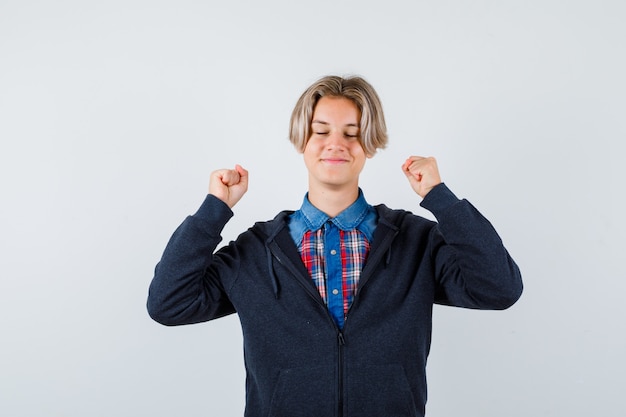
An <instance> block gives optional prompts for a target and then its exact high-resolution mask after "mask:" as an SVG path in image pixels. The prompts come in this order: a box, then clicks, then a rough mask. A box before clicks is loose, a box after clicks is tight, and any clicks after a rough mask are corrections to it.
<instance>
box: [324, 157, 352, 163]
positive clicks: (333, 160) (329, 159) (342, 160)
mask: <svg viewBox="0 0 626 417" xmlns="http://www.w3.org/2000/svg"><path fill="white" fill-rule="evenodd" d="M322 162H325V163H327V164H333V165H334V164H343V163H345V162H348V160H347V159H341V158H324V159H322Z"/></svg>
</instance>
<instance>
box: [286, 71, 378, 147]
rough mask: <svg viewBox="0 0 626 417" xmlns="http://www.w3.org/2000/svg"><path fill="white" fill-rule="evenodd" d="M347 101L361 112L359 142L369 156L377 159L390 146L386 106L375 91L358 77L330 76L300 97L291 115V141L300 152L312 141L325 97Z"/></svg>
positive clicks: (319, 81) (323, 78)
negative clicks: (317, 112)
mask: <svg viewBox="0 0 626 417" xmlns="http://www.w3.org/2000/svg"><path fill="white" fill-rule="evenodd" d="M324 96H331V97H345V98H347V99H349V100H351V101H352V102H354V104H356V106H357V108H358V109H359V110H360V112H361V121H360V126H359V128H360V134H359V142H360V143H361V146H362V147H363V149H364V150H365V153H366V154H368V155H370V156H373V155H374V154H375V153H376V151H377V150H378V149H384V148H385V146H387V141H388V137H387V126H386V124H385V116H384V114H383V106H382V104H381V102H380V98H379V97H378V94H377V93H376V91H375V90H374V88H373V87H372V86H371V84H369V83H368V82H367V81H365V80H364V79H363V78H361V77H358V76H351V77H346V78H343V77H339V76H336V75H329V76H326V77H322V78H320V79H319V80H318V81H316V82H315V83H314V84H313V85H311V86H310V87H309V88H307V89H306V91H305V92H304V93H303V94H302V95H301V96H300V98H299V99H298V102H297V103H296V106H295V107H294V109H293V112H292V113H291V122H290V125H289V140H290V141H291V143H292V144H293V145H294V146H295V147H296V149H297V150H298V151H299V152H304V148H305V147H306V144H307V142H308V140H309V138H310V137H311V133H312V131H311V119H312V118H313V112H314V110H315V106H316V105H317V102H318V101H319V99H320V98H321V97H324Z"/></svg>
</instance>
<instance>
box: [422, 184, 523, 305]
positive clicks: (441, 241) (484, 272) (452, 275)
mask: <svg viewBox="0 0 626 417" xmlns="http://www.w3.org/2000/svg"><path fill="white" fill-rule="evenodd" d="M421 205H422V207H424V208H426V209H427V210H429V211H430V212H432V213H433V214H434V216H435V217H436V219H437V225H436V226H435V227H434V228H433V229H432V231H431V236H430V241H431V242H430V243H431V247H432V248H433V249H432V257H433V261H434V264H435V275H436V276H435V278H436V281H437V292H436V299H435V302H437V303H438V304H444V305H452V306H457V307H466V308H476V309H492V310H503V309H506V308H508V307H510V306H512V305H513V304H514V303H515V302H516V301H517V300H518V299H519V297H520V296H521V294H522V289H523V284H522V277H521V273H520V270H519V268H518V266H517V264H516V263H515V261H513V259H512V258H511V256H510V255H509V253H508V252H507V250H506V249H505V247H504V245H503V243H502V240H501V239H500V237H499V236H498V234H497V232H496V230H495V229H494V228H493V226H492V225H491V223H490V222H489V221H488V220H487V219H486V218H485V217H484V216H483V215H482V214H480V213H479V212H478V210H476V208H474V206H472V205H471V204H470V203H469V202H468V201H467V200H460V199H458V198H457V197H456V196H455V195H454V194H453V193H452V191H450V189H448V187H447V186H446V185H445V184H443V183H442V184H440V185H438V186H437V187H435V188H434V189H432V190H431V191H430V192H429V193H428V194H427V195H426V197H425V198H424V200H423V201H422V203H421Z"/></svg>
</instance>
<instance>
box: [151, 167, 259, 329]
mask: <svg viewBox="0 0 626 417" xmlns="http://www.w3.org/2000/svg"><path fill="white" fill-rule="evenodd" d="M247 187H248V172H247V171H246V170H245V169H243V168H242V167H241V166H239V165H237V166H235V169H220V170H217V171H214V172H213V173H212V174H211V178H210V182H209V194H208V195H207V197H206V199H205V200H204V202H203V203H202V205H201V206H200V208H199V209H198V211H197V212H196V213H195V214H194V215H192V216H188V217H187V218H186V219H185V221H184V222H183V223H182V224H181V225H180V226H179V227H178V228H177V229H176V231H175V232H174V234H173V235H172V237H171V238H170V240H169V242H168V244H167V246H166V248H165V250H164V252H163V256H162V257H161V260H160V262H159V263H158V264H157V266H156V268H155V273H154V278H153V279H152V282H151V283H150V289H149V293H148V301H147V308H148V313H149V314H150V316H151V317H152V318H153V319H154V320H156V321H157V322H159V323H161V324H165V325H180V324H190V323H197V322H202V321H207V320H211V319H214V318H218V317H222V316H225V315H227V314H231V313H234V312H235V308H234V307H233V305H232V304H231V302H230V300H229V299H228V296H227V294H226V291H225V288H224V287H225V282H228V280H229V279H230V278H231V277H232V276H233V275H234V274H235V273H236V265H234V264H233V263H230V264H225V263H224V262H222V261H220V262H219V263H216V262H217V261H216V259H217V258H216V257H214V255H213V253H214V251H215V249H216V247H217V245H218V244H219V242H220V241H221V240H222V238H221V232H222V230H223V228H224V226H225V225H226V223H227V222H228V220H229V219H230V218H231V217H232V216H233V212H232V210H231V208H232V207H233V206H234V205H235V204H236V203H237V202H238V201H239V200H240V199H241V197H242V196H243V195H244V194H245V192H246V191H247ZM217 265H219V268H215V267H216V266H217ZM211 266H212V267H214V268H213V270H219V274H212V275H210V276H209V275H208V274H207V273H206V271H207V270H208V268H209V267H211Z"/></svg>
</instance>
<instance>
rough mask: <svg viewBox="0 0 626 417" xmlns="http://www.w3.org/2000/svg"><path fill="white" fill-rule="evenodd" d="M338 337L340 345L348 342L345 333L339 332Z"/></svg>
mask: <svg viewBox="0 0 626 417" xmlns="http://www.w3.org/2000/svg"><path fill="white" fill-rule="evenodd" d="M337 338H338V339H339V346H343V345H345V344H346V341H345V339H344V338H343V333H341V332H339V333H338V334H337Z"/></svg>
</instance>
